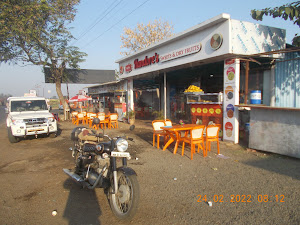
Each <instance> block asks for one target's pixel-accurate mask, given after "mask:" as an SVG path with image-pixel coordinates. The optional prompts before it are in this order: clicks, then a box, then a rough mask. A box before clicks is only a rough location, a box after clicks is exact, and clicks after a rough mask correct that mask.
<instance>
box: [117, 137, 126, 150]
mask: <svg viewBox="0 0 300 225" xmlns="http://www.w3.org/2000/svg"><path fill="white" fill-rule="evenodd" d="M116 146H117V150H118V151H119V152H125V151H126V150H127V148H128V141H126V140H125V139H123V138H118V140H116Z"/></svg>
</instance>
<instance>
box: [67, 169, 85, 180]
mask: <svg viewBox="0 0 300 225" xmlns="http://www.w3.org/2000/svg"><path fill="white" fill-rule="evenodd" d="M63 171H64V172H65V173H66V174H67V175H69V176H70V177H71V178H73V179H74V180H75V181H77V182H79V183H81V182H83V181H84V180H83V179H82V177H81V176H79V175H78V174H76V173H74V172H72V171H71V170H69V169H63Z"/></svg>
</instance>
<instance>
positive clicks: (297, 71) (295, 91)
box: [275, 52, 300, 108]
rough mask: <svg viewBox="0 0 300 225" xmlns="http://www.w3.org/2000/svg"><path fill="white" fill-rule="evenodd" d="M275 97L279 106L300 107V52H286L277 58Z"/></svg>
mask: <svg viewBox="0 0 300 225" xmlns="http://www.w3.org/2000/svg"><path fill="white" fill-rule="evenodd" d="M275 97H276V106H278V107H296V108H300V52H290V53H285V57H284V59H280V60H277V62H276V67H275Z"/></svg>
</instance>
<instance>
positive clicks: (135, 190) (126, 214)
mask: <svg viewBox="0 0 300 225" xmlns="http://www.w3.org/2000/svg"><path fill="white" fill-rule="evenodd" d="M139 197H140V188H139V183H138V181H137V178H136V175H127V174H124V173H123V172H121V171H118V192H117V194H112V187H111V188H110V191H109V203H110V207H111V209H112V211H113V213H114V215H115V216H116V217H117V218H118V219H120V220H130V219H132V218H133V216H134V215H135V213H136V211H137V208H138V202H139Z"/></svg>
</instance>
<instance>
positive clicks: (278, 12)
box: [251, 1, 300, 47]
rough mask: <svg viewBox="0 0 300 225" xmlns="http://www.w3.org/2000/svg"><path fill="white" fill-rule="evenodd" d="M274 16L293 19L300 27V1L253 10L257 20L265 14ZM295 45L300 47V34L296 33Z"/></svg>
mask: <svg viewBox="0 0 300 225" xmlns="http://www.w3.org/2000/svg"><path fill="white" fill-rule="evenodd" d="M264 15H265V16H273V18H277V17H280V18H283V19H284V20H290V21H293V22H294V24H296V25H298V26H299V27H300V1H297V2H293V3H290V4H286V5H282V6H279V7H275V8H265V9H261V10H256V9H254V10H251V16H252V18H253V19H255V20H260V21H262V20H263V16H264ZM293 45H295V46H298V47H300V36H298V34H295V37H294V38H293Z"/></svg>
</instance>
